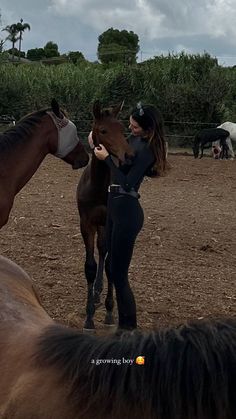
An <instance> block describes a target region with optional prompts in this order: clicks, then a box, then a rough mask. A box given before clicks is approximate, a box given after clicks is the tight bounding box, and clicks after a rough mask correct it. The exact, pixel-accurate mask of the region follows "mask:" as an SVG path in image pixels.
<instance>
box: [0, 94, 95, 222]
mask: <svg viewBox="0 0 236 419" xmlns="http://www.w3.org/2000/svg"><path fill="white" fill-rule="evenodd" d="M49 153H51V154H53V155H55V156H56V157H59V158H61V159H62V160H64V161H66V162H67V163H69V164H71V165H72V167H73V168H74V169H79V168H80V167H84V166H86V165H87V163H88V161H89V157H88V154H87V152H86V151H85V149H84V147H83V145H82V144H81V142H80V140H79V138H78V136H77V130H76V126H75V125H74V124H73V122H71V121H70V120H69V119H67V118H66V116H65V114H64V113H63V112H62V111H61V110H60V108H59V105H58V103H57V101H56V100H55V99H53V100H52V103H51V109H44V110H41V111H38V112H34V113H31V114H29V115H27V116H25V117H24V118H23V119H21V120H20V121H19V122H18V123H17V124H16V125H15V126H14V127H12V128H10V129H8V130H7V131H6V132H4V133H1V134H0V228H1V227H2V226H4V225H5V224H6V223H7V221H8V217H9V214H10V211H11V208H12V206H13V202H14V198H15V195H16V194H17V193H18V192H19V191H20V190H21V189H22V188H23V186H24V185H25V184H26V183H27V182H28V181H29V179H30V178H31V177H32V176H33V174H34V173H35V172H36V170H37V169H38V167H39V165H40V164H41V162H42V161H43V159H44V158H45V157H46V155H47V154H49Z"/></svg>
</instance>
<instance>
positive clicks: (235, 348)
mask: <svg viewBox="0 0 236 419" xmlns="http://www.w3.org/2000/svg"><path fill="white" fill-rule="evenodd" d="M139 355H141V356H144V357H145V365H137V364H135V361H134V363H133V364H132V365H128V364H126V363H123V362H122V360H123V358H124V359H134V360H135V358H136V357H137V356H139ZM101 359H103V360H104V359H105V360H110V363H106V364H104V363H100V364H99V360H101ZM112 360H113V361H112ZM115 360H121V364H120V365H118V363H116V361H115ZM34 362H35V363H36V365H38V366H39V367H40V368H50V367H54V368H56V370H57V371H58V373H59V374H60V376H61V383H62V385H63V384H64V385H66V386H69V393H70V395H69V399H70V400H71V401H73V403H74V406H75V409H77V410H79V409H81V408H82V406H87V409H88V410H89V409H92V412H93V415H92V416H91V417H93V418H106V417H110V418H113V417H114V418H119V417H122V416H119V412H120V415H122V414H123V417H124V412H126V414H127V416H125V418H136V417H142V414H143V418H145V419H146V418H148V419H154V418H155V419H177V418H178V419H179V418H181V419H213V418H214V419H233V418H235V417H236V398H235V388H236V319H235V318H231V319H218V320H202V321H193V322H189V323H188V324H186V325H182V326H179V327H178V328H169V329H164V330H160V331H156V332H151V333H140V332H125V333H123V334H122V335H121V336H120V337H118V336H108V337H96V336H89V335H83V334H81V333H79V332H78V331H76V330H73V329H70V328H67V327H65V326H60V325H53V326H50V327H48V328H47V329H46V331H45V332H44V333H43V334H42V335H41V337H40V338H39V341H38V344H37V351H36V353H35V355H34ZM97 364H99V365H97ZM90 412H91V411H90ZM122 412H123V413H122ZM136 415H137V416H136ZM85 417H86V416H85Z"/></svg>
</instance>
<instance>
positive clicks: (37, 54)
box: [26, 48, 45, 61]
mask: <svg viewBox="0 0 236 419" xmlns="http://www.w3.org/2000/svg"><path fill="white" fill-rule="evenodd" d="M26 57H27V58H28V60H31V61H38V60H42V58H45V51H44V48H32V49H29V50H28V51H27V55H26Z"/></svg>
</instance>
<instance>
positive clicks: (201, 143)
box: [193, 128, 229, 159]
mask: <svg viewBox="0 0 236 419" xmlns="http://www.w3.org/2000/svg"><path fill="white" fill-rule="evenodd" d="M228 136H229V131H226V130H225V129H222V128H206V129H203V130H201V131H200V132H198V133H197V135H196V136H195V138H194V143H193V155H194V157H195V159H196V158H197V157H198V156H199V148H201V154H200V159H201V158H202V157H203V150H204V149H206V148H210V147H211V145H212V143H213V142H214V141H217V140H220V146H221V148H222V152H221V155H220V158H222V159H223V158H224V157H225V158H228V146H227V143H226V139H227V138H228Z"/></svg>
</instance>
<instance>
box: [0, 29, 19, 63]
mask: <svg viewBox="0 0 236 419" xmlns="http://www.w3.org/2000/svg"><path fill="white" fill-rule="evenodd" d="M2 30H3V31H6V32H8V33H9V35H8V36H7V37H6V41H10V42H11V43H12V61H13V60H14V49H15V44H16V42H17V41H18V40H19V39H20V37H19V36H17V35H18V34H19V29H18V27H17V24H16V23H13V24H12V25H7V26H6V27H5V28H4V29H2Z"/></svg>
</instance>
